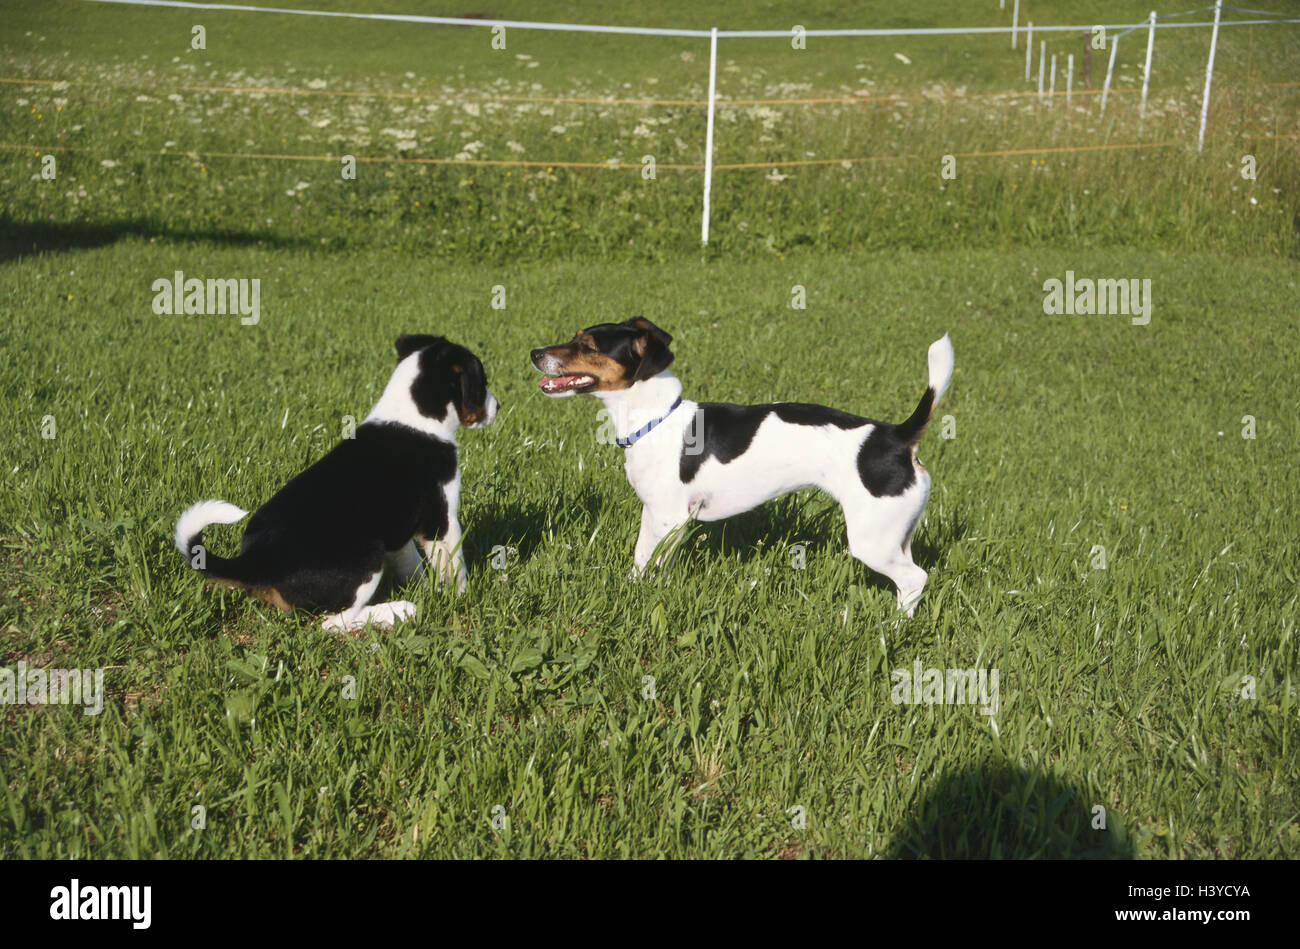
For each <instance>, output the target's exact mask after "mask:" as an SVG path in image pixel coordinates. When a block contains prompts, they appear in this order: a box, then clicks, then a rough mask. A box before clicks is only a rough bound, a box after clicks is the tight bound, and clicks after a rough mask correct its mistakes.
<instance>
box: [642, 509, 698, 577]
mask: <svg viewBox="0 0 1300 949" xmlns="http://www.w3.org/2000/svg"><path fill="white" fill-rule="evenodd" d="M686 521H687V518H684V517H674V516H671V515H665V514H663V513H661V512H654V511H651V510H650V508H649V507H643V508H641V532H640V533H639V534H638V535H637V539H636V552H635V553H634V554H633V557H632V562H633V563H634V564H635V565H636V571H635V572H636V573H637V574H644V573H645V569H646V567H647V566H648V565H649V563H650V558H651V557H653V556H654V552H655V548H657V547H658V546H659V544H660V542H662V541H663V539H664V538H665V537H667V536H668V535H669V534H671V533H672V532H673V531H676V530H680V529H681V528H682V527H683V526H684V525H685V524H686ZM680 540H681V537H680V536H679V537H677V538H675V540H674V542H673V543H672V545H671V546H670V547H669V549H668V550H665V551H664V552H663V553H662V554H660V555H659V557H658V559H657V560H656V561H655V564H656V566H659V565H662V564H663V563H665V562H666V561H667V560H668V557H669V556H670V555H671V554H672V552H673V550H674V549H676V546H677V543H678V542H680Z"/></svg>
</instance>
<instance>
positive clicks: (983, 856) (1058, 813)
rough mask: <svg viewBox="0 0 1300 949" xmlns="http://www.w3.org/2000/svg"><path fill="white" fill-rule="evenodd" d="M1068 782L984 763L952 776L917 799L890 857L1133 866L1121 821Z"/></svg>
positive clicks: (1130, 850)
mask: <svg viewBox="0 0 1300 949" xmlns="http://www.w3.org/2000/svg"><path fill="white" fill-rule="evenodd" d="M1097 806H1098V802H1096V801H1093V800H1092V798H1091V796H1090V795H1089V794H1088V793H1087V791H1086V790H1085V789H1084V788H1082V787H1079V786H1077V785H1075V784H1072V783H1070V782H1068V781H1065V780H1061V779H1058V778H1055V777H1052V776H1051V775H1046V774H1041V773H1038V772H1034V771H1029V770H1026V769H1024V768H1018V767H1013V766H1010V765H1004V764H993V763H988V762H985V763H983V764H981V765H979V766H978V767H975V768H971V769H958V770H956V771H952V772H949V773H945V774H944V775H943V776H942V777H940V778H939V779H938V781H937V782H935V784H934V786H933V787H932V788H930V789H929V790H927V791H923V792H922V793H920V794H918V795H917V797H916V798H915V799H914V800H913V803H912V807H911V814H910V815H909V817H908V818H907V820H906V821H905V822H904V823H903V825H902V826H901V827H900V828H899V829H898V831H897V832H896V833H895V835H894V839H893V844H892V846H891V847H890V850H889V852H888V853H887V854H886V856H888V857H889V858H891V859H896V860H897V859H901V860H929V859H933V860H1043V859H1047V860H1065V859H1073V860H1080V859H1082V860H1131V859H1133V857H1134V849H1133V845H1132V842H1131V840H1129V839H1128V837H1127V835H1126V834H1125V832H1124V828H1123V826H1122V824H1120V823H1119V822H1118V821H1117V820H1116V817H1115V815H1110V816H1109V819H1108V820H1107V821H1106V824H1107V828H1108V829H1102V828H1100V827H1094V824H1098V823H1100V822H1101V818H1102V814H1101V812H1097V811H1095V808H1096V807H1097Z"/></svg>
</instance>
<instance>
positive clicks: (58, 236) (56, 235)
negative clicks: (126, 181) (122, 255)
mask: <svg viewBox="0 0 1300 949" xmlns="http://www.w3.org/2000/svg"><path fill="white" fill-rule="evenodd" d="M132 237H135V238H153V237H161V238H166V239H167V240H174V241H192V242H203V243H212V244H221V245H226V246H232V247H254V246H258V245H265V246H268V247H309V246H312V245H311V242H310V241H307V240H304V239H302V238H288V237H281V236H278V235H274V234H263V233H258V232H256V231H242V230H236V229H233V228H204V229H201V230H194V229H192V228H189V229H187V228H177V227H166V226H162V225H159V224H155V223H153V222H150V221H146V220H143V219H124V220H120V221H114V222H111V223H107V224H91V223H75V224H56V223H42V222H27V221H14V220H12V219H10V218H9V217H8V216H7V215H4V214H0V263H6V262H8V261H11V260H21V259H23V258H24V257H31V256H37V255H40V254H48V253H52V252H62V251H73V250H93V249H95V248H99V247H106V246H108V245H109V244H114V243H116V242H118V241H120V240H123V239H125V238H132Z"/></svg>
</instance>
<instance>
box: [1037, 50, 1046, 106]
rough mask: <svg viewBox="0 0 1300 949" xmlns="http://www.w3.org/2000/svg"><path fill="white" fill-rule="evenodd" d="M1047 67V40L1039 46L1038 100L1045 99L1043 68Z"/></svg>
mask: <svg viewBox="0 0 1300 949" xmlns="http://www.w3.org/2000/svg"><path fill="white" fill-rule="evenodd" d="M1046 65H1047V40H1043V41H1042V42H1041V43H1039V45H1038V98H1039V100H1040V101H1041V100H1042V98H1043V67H1045V66H1046Z"/></svg>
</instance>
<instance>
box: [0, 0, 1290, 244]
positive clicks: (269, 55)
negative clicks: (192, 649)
mask: <svg viewBox="0 0 1300 949" xmlns="http://www.w3.org/2000/svg"><path fill="white" fill-rule="evenodd" d="M334 6H336V7H338V6H342V7H349V5H348V4H347V3H344V2H340V3H339V4H334ZM381 6H384V7H385V8H386V9H402V7H401V5H400V3H398V2H396V0H395V2H394V3H391V4H387V5H381ZM667 6H668V7H669V8H672V9H676V11H677V12H678V13H682V14H683V15H685V11H683V10H682V8H681V7H674V5H667ZM1136 7H1137V5H1136V4H1127V5H1124V4H1115V5H1109V6H1099V7H1098V8H1097V9H1096V10H1093V11H1089V12H1091V13H1095V14H1096V15H1097V17H1099V18H1102V19H1115V20H1121V21H1123V20H1130V19H1141V17H1142V16H1144V15H1145V11H1142V12H1141V13H1139V12H1137V10H1136ZM25 9H26V10H27V12H28V14H29V16H28V17H27V18H24V17H11V18H9V19H8V20H7V21H6V23H5V24H3V25H0V48H3V50H4V52H5V58H6V61H7V63H8V67H9V69H8V75H9V76H11V77H12V76H16V77H22V78H28V79H39V80H44V81H45V82H46V84H36V83H33V84H22V83H18V84H9V85H6V86H4V87H3V88H4V89H5V91H6V92H7V93H10V94H7V95H5V96H4V98H3V99H0V144H4V145H7V146H13V148H11V149H10V150H8V151H5V150H0V184H3V185H4V187H5V192H6V203H5V204H4V205H3V206H0V222H3V223H4V225H5V227H4V228H3V230H4V236H3V238H2V240H3V243H4V245H8V246H10V247H12V248H14V249H15V250H30V249H31V247H32V246H47V245H49V244H51V243H59V242H69V243H75V237H74V236H72V235H69V234H67V231H69V230H75V231H76V233H77V235H87V234H102V233H104V232H111V233H118V232H122V231H128V232H130V233H137V234H146V235H150V236H157V237H161V238H169V237H184V236H187V235H191V236H192V235H212V234H221V235H225V236H228V237H232V238H235V239H239V240H249V241H255V240H259V239H265V240H281V241H301V242H306V243H310V244H313V245H323V246H326V247H329V248H332V249H337V250H351V249H356V248H364V247H375V246H377V245H384V246H391V247H395V248H398V249H401V250H404V251H410V252H416V253H421V254H427V255H433V256H437V257H441V258H445V259H450V260H457V259H473V260H492V261H496V262H499V263H507V262H511V261H518V260H535V261H551V260H555V259H557V258H561V257H563V258H568V259H582V258H584V257H588V256H592V255H599V256H601V257H605V258H608V257H618V258H624V259H632V260H657V261H667V260H671V259H674V258H676V257H679V256H681V255H683V254H691V253H692V252H693V250H694V249H695V248H696V247H697V246H698V235H699V220H700V210H701V203H702V191H703V173H702V172H701V171H699V170H696V169H693V168H687V169H684V170H679V169H673V168H670V167H668V166H671V165H686V166H698V165H700V164H701V163H702V161H703V152H704V147H703V143H704V139H705V110H704V109H703V108H701V107H699V106H698V105H695V106H692V105H663V106H659V105H593V104H590V103H587V102H576V103H575V102H541V101H520V98H519V97H532V99H537V98H541V99H555V98H560V99H573V98H578V99H592V98H597V99H600V98H608V97H610V96H617V97H623V98H629V99H634V100H644V99H651V100H665V101H668V102H680V101H687V102H692V101H693V102H699V101H700V100H702V99H703V97H704V95H705V88H706V79H707V46H702V45H701V42H700V41H695V40H690V39H677V38H670V39H660V38H654V37H649V38H647V37H607V38H594V39H583V40H582V45H581V54H580V55H575V53H574V50H573V48H572V44H573V43H574V42H575V41H574V40H572V39H570V38H568V35H567V34H550V33H541V32H528V31H516V34H512V35H515V36H516V37H517V38H516V39H515V40H510V41H509V43H513V44H514V45H508V47H507V49H506V50H505V51H498V52H493V51H492V50H491V48H490V46H489V41H490V34H489V33H488V31H486V30H474V29H469V28H465V29H461V28H452V27H447V28H438V29H435V28H431V27H430V28H414V27H411V26H410V25H405V26H402V25H396V24H360V25H354V24H348V26H347V28H346V29H344V28H342V27H341V26H340V25H339V24H338V23H337V22H335V21H332V20H318V19H313V18H301V17H299V18H286V17H280V16H269V15H265V14H252V13H246V14H224V15H221V16H220V17H218V15H217V14H215V13H214V14H212V16H213V17H218V18H217V19H210V18H209V28H210V29H211V30H212V36H211V39H210V41H209V43H208V49H207V50H204V51H202V52H195V51H191V50H189V49H188V45H187V37H188V36H189V24H190V23H191V22H192V20H193V19H194V17H193V16H192V11H154V10H144V11H142V10H138V9H131V8H125V9H123V8H120V7H117V6H113V5H104V4H94V3H85V2H80V0H57V2H55V3H53V4H50V5H41V6H39V8H38V7H36V6H35V5H32V6H30V7H28V8H25ZM657 9H658V8H657ZM801 10H802V8H801ZM443 12H447V11H443ZM452 12H462V13H463V12H465V11H464V10H457V11H452ZM511 12H515V13H518V12H519V11H518V10H512V9H506V8H502V10H501V11H500V14H501V15H503V16H504V15H507V14H510V13H511ZM670 12H671V9H670ZM814 12H815V11H806V10H802V12H801V16H802V14H804V13H806V14H809V15H808V17H807V19H809V20H810V21H812V20H813V19H814V17H813V16H812V13H814ZM606 15H611V16H612V13H611V12H610V11H608V10H606V9H602V8H600V7H593V8H592V9H591V10H590V11H588V13H587V16H585V17H584V19H586V20H588V21H591V20H596V21H599V20H600V19H601V17H603V16H606ZM655 15H656V16H666V15H667V14H665V13H663V11H662V10H660V11H659V12H658V13H656V14H655ZM754 15H755V16H757V13H755V14H754ZM1034 15H1035V16H1039V17H1040V23H1041V22H1068V21H1070V20H1071V19H1077V18H1078V17H1080V16H1081V15H1082V14H1081V13H1080V11H1078V10H1077V9H1076V7H1075V6H1074V5H1069V4H1057V5H1055V6H1048V7H1045V8H1043V9H1042V11H1041V12H1040V13H1035V14H1034ZM699 16H701V13H700V11H695V10H692V11H690V12H689V16H688V17H687V20H686V21H683V20H681V19H679V20H677V21H676V22H679V23H680V22H697V21H696V18H697V17H699ZM826 16H827V18H828V19H834V20H835V22H856V20H855V19H854V17H853V15H851V14H850V13H848V12H842V13H840V14H838V15H837V17H832V15H831V14H830V13H829V12H828V13H827V14H826ZM927 16H928V19H927V20H926V22H937V23H945V24H953V23H960V24H969V25H987V24H989V23H997V22H1001V19H1002V18H1001V17H1000V16H998V15H997V10H996V7H993V6H991V5H990V9H989V10H987V11H985V12H984V13H982V14H980V15H978V16H977V15H975V14H973V13H972V11H970V10H969V9H968V5H963V4H936V5H935V9H934V11H933V12H932V13H930V14H928V15H927ZM913 19H915V18H913ZM286 20H291V21H292V22H291V24H286V23H285V22H284V21H286ZM772 20H776V21H777V22H779V20H780V17H779V15H778V14H777V13H775V12H773V13H772V14H771V17H770V18H769V20H768V21H769V22H771V21H772ZM28 22H31V23H33V24H35V25H36V26H37V27H38V28H37V29H35V30H26V29H22V27H23V26H25V25H26V24H27V23H28ZM146 24H154V25H153V26H146ZM161 24H171V27H170V29H169V28H167V27H166V26H165V25H161ZM132 25H133V26H134V27H135V28H133V29H128V27H129V26H132ZM648 25H657V21H655V22H652V23H649V24H648ZM290 30H291V31H292V32H291V33H290V32H288V31H290ZM29 32H30V33H31V34H32V35H30V36H29V35H28V33H29ZM372 34H374V35H376V36H377V37H382V38H383V43H380V41H379V40H378V39H376V40H375V44H377V45H379V46H381V48H382V51H383V52H382V60H381V61H375V60H374V59H373V58H372V55H373V53H374V50H372V48H371V44H370V43H369V42H368V41H367V40H366V39H365V37H367V36H370V35H372ZM286 35H291V36H292V37H293V41H292V45H293V48H294V50H295V51H296V52H297V51H301V52H302V55H301V56H297V55H295V57H294V59H293V60H292V64H288V63H286V62H285V59H284V56H283V54H282V49H283V47H284V45H285V43H286V42H287V40H286V39H285V36H286ZM1158 42H1159V47H1158V48H1159V57H1158V58H1157V60H1156V66H1155V67H1154V72H1153V77H1152V84H1151V101H1150V104H1149V108H1148V112H1147V115H1146V118H1145V120H1144V121H1140V120H1139V117H1138V98H1139V97H1138V89H1139V87H1140V84H1141V64H1142V53H1143V51H1144V43H1143V42H1141V38H1140V37H1136V35H1135V36H1131V37H1129V38H1127V39H1125V40H1124V41H1122V42H1121V46H1120V54H1119V58H1118V60H1117V65H1116V77H1115V81H1114V93H1113V94H1112V96H1111V97H1110V100H1109V103H1108V106H1107V110H1106V114H1105V116H1104V117H1103V116H1102V114H1101V108H1100V105H1101V104H1100V97H1099V96H1096V95H1088V96H1082V95H1081V96H1080V97H1078V98H1077V99H1075V100H1074V101H1073V102H1072V104H1071V106H1070V107H1069V108H1067V107H1066V105H1065V103H1064V101H1063V100H1057V101H1056V102H1055V103H1054V104H1053V105H1051V106H1045V105H1040V104H1037V103H1036V102H1035V101H1034V99H1032V98H1025V97H1023V95H1019V94H1023V93H1024V92H1026V91H1028V90H1030V89H1031V88H1033V87H1032V86H1031V85H1030V84H1027V83H1026V82H1025V81H1024V78H1023V75H1024V73H1023V70H1024V67H1023V63H1024V57H1023V52H1022V51H1020V52H1018V51H1013V50H1011V49H1010V44H1009V42H1007V40H1006V38H1005V37H988V36H979V37H973V38H970V39H957V40H954V39H953V38H951V37H941V38H926V37H920V38H916V37H907V38H898V39H897V40H895V39H894V38H872V39H852V40H851V39H845V38H836V39H826V40H818V39H817V38H814V47H815V48H814V49H810V50H795V49H792V48H791V46H790V43H788V42H785V41H768V40H754V41H740V40H732V41H730V43H729V44H727V50H726V55H725V58H724V59H723V60H722V62H721V64H720V80H719V81H720V86H719V93H720V95H721V96H723V97H724V98H725V99H727V100H741V101H749V100H771V99H791V98H796V99H798V98H808V97H814V98H816V97H830V98H839V99H843V98H845V97H847V98H849V99H851V100H853V104H844V103H828V104H823V105H759V104H748V105H728V106H725V107H723V108H721V109H720V110H719V112H718V117H717V136H716V155H715V158H716V161H717V162H718V163H719V164H723V165H727V164H746V163H755V162H758V163H763V162H768V163H771V162H776V163H782V162H784V163H787V164H779V165H778V166H777V167H776V168H759V169H724V170H719V171H718V172H717V173H716V175H715V183H714V185H715V186H714V190H713V222H712V246H713V248H714V250H715V251H718V252H723V253H729V254H737V255H756V254H774V253H775V254H780V253H784V252H787V251H789V250H792V249H795V248H798V247H802V246H808V245H812V246H816V247H818V248H820V249H822V250H825V251H839V250H881V249H886V248H894V247H899V246H903V247H911V248H914V249H918V250H919V249H936V250H937V249H947V248H959V247H964V246H970V245H971V244H972V243H973V242H974V243H977V244H978V245H979V246H1003V247H1010V246H1026V245H1033V246H1039V247H1054V246H1060V245H1061V244H1062V243H1067V244H1069V245H1070V246H1084V247H1116V246H1131V247H1135V248H1145V249H1154V248H1162V249H1169V250H1175V249H1178V248H1182V247H1199V248H1202V249H1207V248H1209V247H1222V248H1225V249H1226V250H1228V251H1229V252H1231V253H1236V254H1242V253H1245V254H1253V253H1264V254H1271V255H1276V254H1281V255H1284V256H1288V257H1291V258H1295V257H1296V256H1297V254H1298V253H1300V240H1298V239H1297V228H1296V221H1297V220H1298V219H1300V196H1297V193H1296V190H1295V189H1294V188H1293V187H1291V186H1290V184H1291V182H1294V181H1295V180H1297V179H1300V152H1298V151H1297V148H1296V141H1297V140H1296V138H1295V137H1294V136H1295V135H1297V133H1300V127H1298V126H1297V124H1296V116H1297V115H1300V88H1298V87H1295V86H1282V87H1279V86H1274V85H1268V84H1269V83H1280V82H1285V81H1289V80H1293V79H1294V70H1293V69H1291V68H1289V67H1288V65H1287V64H1288V63H1290V62H1294V61H1296V59H1297V57H1300V29H1298V28H1294V27H1286V26H1282V27H1275V28H1268V27H1239V28H1234V29H1225V31H1224V37H1223V42H1222V43H1221V44H1220V52H1219V57H1218V66H1217V69H1216V73H1217V80H1216V81H1217V83H1218V84H1217V85H1216V87H1215V88H1216V90H1217V94H1216V96H1215V98H1214V102H1213V104H1214V108H1213V110H1212V113H1211V121H1210V124H1209V130H1208V145H1207V151H1206V152H1205V153H1204V154H1198V153H1197V152H1196V150H1195V135H1196V129H1197V119H1198V109H1197V99H1198V97H1199V95H1200V92H1201V89H1202V84H1203V70H1204V62H1205V57H1206V54H1207V53H1208V37H1207V36H1206V35H1205V31H1204V30H1166V31H1164V32H1162V33H1161V34H1160V36H1159V40H1158ZM344 44H346V46H347V49H346V50H344V49H341V48H340V46H341V45H344ZM565 44H569V45H568V46H566V45H565ZM1049 44H1050V45H1049V49H1050V51H1051V52H1053V53H1056V54H1058V55H1059V57H1060V60H1061V62H1060V72H1061V75H1060V76H1059V77H1058V88H1061V89H1063V88H1064V84H1065V77H1064V69H1065V65H1064V58H1065V55H1066V53H1067V52H1071V53H1075V54H1077V58H1078V59H1079V60H1080V61H1079V63H1078V73H1079V85H1080V86H1082V82H1083V80H1082V74H1083V63H1082V44H1081V43H1080V42H1079V39H1078V38H1077V37H1067V36H1066V35H1064V34H1051V38H1050V39H1049ZM1023 45H1024V44H1023V42H1022V43H1021V50H1023ZM904 50H906V52H904ZM896 54H898V55H903V56H904V57H906V58H908V59H909V60H910V62H909V63H907V64H904V63H903V62H902V61H901V60H900V59H898V58H896ZM1106 55H1107V54H1105V53H1103V52H1100V51H1098V52H1097V53H1096V55H1095V56H1094V60H1095V62H1094V66H1095V69H1094V70H1093V74H1092V87H1093V89H1094V90H1095V89H1096V88H1097V87H1098V86H1099V85H1100V81H1101V75H1102V70H1103V69H1104V59H1105V57H1106ZM519 57H525V58H523V59H521V58H519ZM686 60H689V62H687V61H686ZM533 66H535V67H536V68H530V67H533ZM54 81H61V82H68V83H69V85H68V86H67V87H57V88H56V87H55V86H53V85H50V84H48V83H50V82H54ZM232 87H238V88H244V89H248V88H269V89H274V90H286V89H288V90H298V91H300V92H301V93H302V94H287V93H282V92H268V93H255V94H249V93H239V92H233V91H230V90H231V88H232ZM863 92H865V93H869V95H867V96H865V97H863V96H859V95H858V93H863ZM994 92H996V93H1016V94H1018V97H1010V98H987V97H975V96H974V95H972V94H986V93H994ZM893 96H904V97H906V98H905V99H904V100H903V101H899V100H897V99H895V98H891V97H893ZM503 97H505V98H503ZM510 97H514V98H510ZM1288 135H1289V136H1293V137H1291V138H1286V137H1285V136H1288ZM1279 136H1282V137H1279ZM1134 144H1139V145H1155V146H1160V147H1153V148H1141V149H1128V148H1124V149H1118V150H1102V151H1087V150H1085V151H1079V150H1078V149H1096V148H1098V147H1103V148H1104V147H1109V146H1128V145H1134ZM1062 149H1065V150H1064V151H1063V150H1062ZM1069 149H1075V150H1074V151H1070V150H1069ZM1034 150H1038V151H1034ZM1006 151H1013V152H1020V153H1018V154H1010V155H1006V154H989V153H999V152H1006ZM232 153H233V154H234V155H235V156H236V157H230V156H231V155H232ZM44 155H53V156H54V157H55V158H56V159H57V161H58V168H59V178H58V180H57V181H48V180H44V179H43V178H41V175H40V172H41V168H42V164H41V162H42V156H44ZM263 155H277V156H306V157H304V158H301V159H295V158H292V157H290V158H283V157H280V158H261V157H258V156H263ZM344 155H352V156H355V157H358V158H360V159H361V160H362V161H361V164H360V165H359V166H358V170H357V176H356V179H355V180H352V179H344V178H343V175H342V165H341V161H340V156H344ZM647 155H650V156H653V157H654V160H655V162H656V163H657V165H658V166H660V167H658V168H657V173H656V177H655V178H654V179H653V180H647V179H645V178H643V177H642V174H641V167H642V162H643V159H644V158H645V156H647ZM945 155H955V156H966V155H974V156H976V157H959V158H958V160H957V165H956V178H955V179H952V180H948V179H945V178H943V177H941V175H940V172H941V169H942V163H943V157H944V156H945ZM1243 155H1252V156H1254V157H1255V159H1256V160H1257V166H1258V175H1257V177H1256V178H1255V179H1253V180H1245V179H1243V178H1242V177H1241V175H1240V173H1239V172H1240V169H1241V163H1242V156H1243ZM485 159H486V160H492V161H532V162H542V163H543V164H542V165H540V166H527V167H498V166H482V165H473V164H451V165H446V164H437V165H429V164H410V163H409V162H411V161H429V160H434V161H446V160H452V161H456V160H461V161H465V160H470V161H474V160H485ZM840 159H846V160H851V163H850V164H848V165H847V167H845V166H842V165H841V164H839V163H838V161H839V160H840ZM860 159H861V160H862V161H859V160H860ZM810 160H833V161H835V162H836V163H835V164H831V165H823V166H807V165H799V164H792V163H796V162H804V161H810ZM403 162H406V163H405V164H403ZM561 162H579V163H583V162H585V163H598V164H599V163H604V162H615V163H622V165H623V166H624V167H622V168H620V169H618V170H605V169H590V168H566V167H563V166H557V165H553V164H550V163H561ZM106 163H107V164H106ZM1139 182H1140V183H1141V184H1140V186H1137V183H1139Z"/></svg>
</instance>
